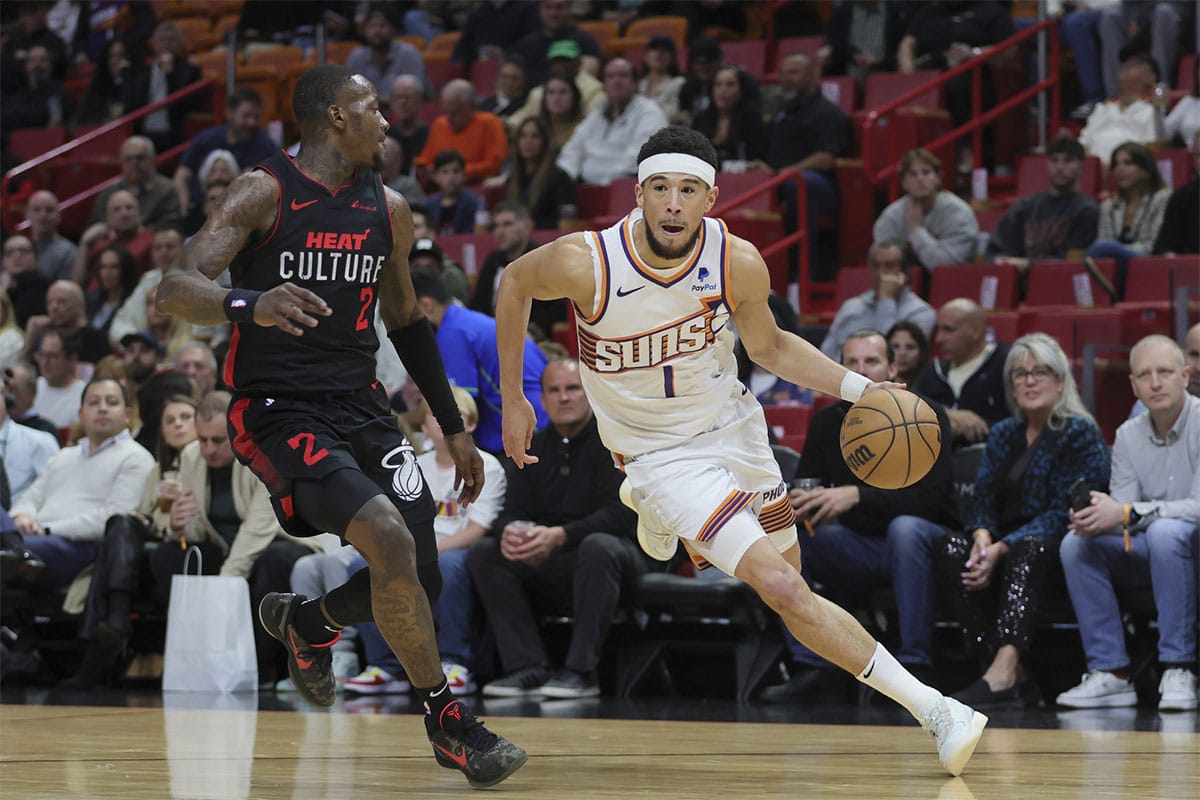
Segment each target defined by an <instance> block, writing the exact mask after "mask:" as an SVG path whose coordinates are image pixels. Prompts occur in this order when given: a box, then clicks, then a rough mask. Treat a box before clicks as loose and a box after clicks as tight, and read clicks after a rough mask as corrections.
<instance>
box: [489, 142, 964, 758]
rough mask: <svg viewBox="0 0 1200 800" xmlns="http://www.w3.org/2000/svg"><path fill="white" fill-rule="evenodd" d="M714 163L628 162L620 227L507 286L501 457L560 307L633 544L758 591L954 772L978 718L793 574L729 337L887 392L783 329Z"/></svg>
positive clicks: (799, 377) (779, 360) (523, 455)
mask: <svg viewBox="0 0 1200 800" xmlns="http://www.w3.org/2000/svg"><path fill="white" fill-rule="evenodd" d="M716 163H717V154H716V151H715V150H714V149H713V146H712V144H711V143H710V142H709V141H708V139H706V138H705V137H704V136H703V135H701V134H699V133H697V132H695V131H692V130H689V129H687V128H678V127H671V128H664V129H662V130H660V131H658V132H657V133H655V134H654V135H653V136H651V137H650V139H649V140H648V141H647V142H646V144H645V145H643V147H642V149H641V152H640V153H639V154H638V184H637V186H636V188H635V190H634V196H635V198H636V201H637V208H636V209H634V210H633V211H632V212H631V213H630V214H629V216H627V217H626V218H625V219H623V220H621V221H620V222H618V223H617V224H616V225H614V226H613V227H611V228H609V229H608V230H605V231H599V232H590V231H589V232H583V233H577V234H571V235H569V236H564V237H562V238H559V239H557V240H555V241H554V242H552V243H551V244H548V245H546V246H544V247H541V248H538V249H537V250H534V251H533V252H531V253H528V254H526V255H524V256H522V257H521V258H519V259H517V260H516V261H515V262H513V263H512V264H510V265H509V266H508V268H507V269H506V270H505V271H504V276H503V277H502V279H501V282H500V290H499V295H498V300H497V303H496V320H497V326H496V327H497V334H498V340H499V342H498V344H499V349H500V381H501V392H502V394H503V397H504V421H503V427H504V449H505V452H506V453H507V454H508V456H509V457H510V458H512V460H513V461H514V463H515V464H516V465H517V466H518V467H524V465H525V464H528V463H532V462H535V461H536V460H537V459H536V458H535V457H533V456H530V455H529V454H528V452H527V451H528V449H529V446H530V439H531V437H532V435H533V429H534V424H535V417H534V413H533V408H532V406H531V405H530V404H529V402H528V401H527V400H526V399H525V397H524V395H523V393H522V390H521V367H522V364H521V357H522V353H523V348H524V339H525V326H526V324H527V322H528V320H529V309H530V301H531V299H533V298H536V299H539V300H552V299H557V298H564V297H565V298H567V299H569V300H570V301H571V302H572V303H574V305H575V311H576V315H577V317H578V320H579V360H580V375H581V376H582V377H583V385H584V389H585V390H586V391H587V394H588V399H589V400H590V401H591V404H592V408H593V410H594V411H595V414H596V418H597V422H598V424H599V428H600V436H601V438H602V439H603V440H604V443H605V445H607V446H608V448H609V449H610V450H612V451H613V453H614V457H615V458H616V459H617V461H618V462H619V463H620V464H621V465H622V466H623V467H624V470H625V473H626V479H627V484H628V489H627V491H626V492H625V498H624V499H626V501H627V502H628V503H629V504H630V505H632V506H633V507H634V508H635V509H636V510H637V511H638V514H639V525H638V539H639V541H640V542H641V543H642V547H643V548H644V549H645V550H646V551H647V552H648V553H649V554H650V555H652V556H654V557H656V558H659V559H661V560H666V559H669V558H670V557H671V555H672V554H673V553H674V551H675V546H676V540H677V538H681V539H683V541H684V544H685V546H686V548H687V550H688V552H689V553H690V554H691V555H692V558H693V559H694V560H696V561H697V563H700V564H703V563H704V562H708V563H711V564H713V565H715V566H716V567H718V568H719V569H721V570H722V571H723V572H725V573H727V574H729V575H733V576H734V577H736V578H739V579H741V580H743V581H745V582H746V583H748V584H750V585H751V586H752V587H754V589H755V591H757V592H758V594H759V596H760V597H762V599H763V601H764V602H766V603H767V604H768V605H769V606H770V607H771V608H772V609H774V610H775V611H776V612H777V613H779V615H780V616H781V617H782V618H783V620H784V622H785V623H786V624H787V626H788V629H789V630H791V631H792V633H794V634H795V635H796V638H798V639H799V640H800V641H802V642H803V643H804V644H806V645H808V646H809V647H811V648H812V649H813V650H815V651H816V652H817V653H819V654H820V655H822V656H824V657H825V658H827V659H829V660H830V661H832V662H833V663H835V664H837V665H838V666H840V667H842V668H843V669H846V670H848V671H850V672H851V673H852V674H854V675H855V676H857V677H858V679H859V680H860V681H862V682H864V683H866V684H867V685H869V686H871V687H872V688H874V689H876V690H877V691H879V692H881V693H883V694H885V695H887V696H888V697H891V698H893V699H894V700H896V701H897V702H899V703H900V704H901V705H903V706H904V707H905V708H907V709H908V710H909V712H911V713H912V715H913V716H914V717H916V718H917V719H918V720H919V721H920V722H921V724H922V725H923V726H924V727H925V729H926V730H928V731H929V732H930V733H931V734H933V735H934V737H935V738H936V740H937V747H938V755H939V757H940V759H941V762H942V765H943V766H944V767H945V768H946V770H948V771H949V772H950V774H952V775H958V774H959V773H960V772H962V770H963V768H964V767H965V766H966V763H967V760H968V759H969V758H970V757H971V754H972V753H973V752H974V750H975V745H976V743H977V742H978V741H979V737H980V736H981V735H982V733H983V728H984V725H986V724H987V717H985V716H983V715H982V714H979V713H977V712H975V711H973V710H972V709H970V708H968V707H967V706H964V705H962V704H961V703H959V702H958V701H956V700H953V699H951V698H948V697H944V696H942V694H941V693H940V692H938V691H937V690H936V689H933V688H930V687H929V686H926V685H924V684H922V683H921V682H920V681H918V680H917V679H916V678H914V677H913V676H912V675H911V674H910V673H909V672H908V671H907V670H905V669H904V668H903V667H902V666H901V665H900V663H899V662H898V661H896V659H895V658H894V657H893V656H892V655H891V653H889V652H888V651H887V650H886V649H884V647H883V646H882V645H880V644H879V643H877V642H876V641H874V639H872V638H871V635H870V634H868V633H867V631H866V630H865V629H863V627H862V626H861V625H859V624H858V622H857V621H856V620H855V619H854V617H852V616H851V615H850V614H848V613H847V612H845V611H844V610H842V609H841V608H839V607H838V606H836V605H834V604H833V603H830V602H829V601H827V600H825V599H824V598H822V597H818V596H817V595H815V594H813V592H812V591H811V590H810V589H809V587H808V585H807V584H806V583H805V581H804V579H803V578H801V577H800V547H799V545H798V543H797V539H796V526H795V519H794V517H793V516H792V510H791V506H790V504H789V503H788V498H787V489H786V485H785V484H784V482H783V480H782V478H781V477H780V473H779V467H778V466H777V465H776V462H775V459H774V457H773V455H772V453H771V449H770V447H769V445H768V441H767V428H766V421H765V419H764V417H763V412H762V407H761V406H760V405H759V404H758V402H757V401H756V400H755V399H754V396H753V395H752V394H750V393H749V392H748V391H747V390H746V389H745V387H743V386H742V384H741V383H739V382H738V380H737V368H736V365H735V363H734V358H733V332H732V330H731V329H730V327H729V326H730V325H731V324H733V325H735V326H736V327H737V332H738V335H739V336H740V338H741V340H742V342H743V344H744V345H745V347H746V350H747V352H748V353H749V354H750V357H751V358H753V359H754V361H755V362H756V363H758V364H759V365H761V366H763V367H765V368H766V369H769V370H770V371H771V372H773V373H775V374H776V375H778V376H779V377H781V378H783V379H785V380H788V381H790V382H792V383H795V384H797V385H801V386H811V387H812V388H814V389H817V390H819V391H822V392H825V393H827V394H831V395H836V396H840V397H842V398H843V399H846V400H850V401H855V400H858V398H859V397H860V396H861V395H862V393H863V392H864V391H868V390H870V389H874V388H877V387H881V386H898V384H890V383H883V384H879V383H870V382H869V381H868V380H867V379H866V378H865V377H863V376H861V375H858V374H856V373H853V372H851V371H849V370H847V369H846V368H845V367H842V366H841V365H839V364H837V363H835V362H833V361H831V360H830V359H828V358H826V357H825V356H824V355H823V354H822V353H821V351H820V350H818V349H817V348H815V347H813V346H812V345H810V344H809V343H808V342H806V341H804V340H803V339H801V338H800V337H798V336H794V335H792V334H790V333H786V332H784V331H782V330H780V329H779V328H778V327H777V326H776V325H775V322H774V317H773V316H772V314H771V312H770V310H769V309H768V307H767V295H768V293H769V291H770V281H769V279H768V275H767V268H766V264H765V263H764V262H763V259H762V256H761V255H760V254H759V252H758V250H757V249H756V248H755V247H754V246H753V245H752V244H750V243H749V242H747V241H745V240H743V239H739V238H738V237H736V236H732V235H730V234H729V233H728V231H727V230H726V229H725V225H724V223H722V222H721V221H719V220H716V219H710V218H706V217H705V216H704V215H705V213H707V212H708V211H709V210H710V209H711V208H712V207H713V204H714V203H715V202H716V199H717V188H716V186H715V174H716Z"/></svg>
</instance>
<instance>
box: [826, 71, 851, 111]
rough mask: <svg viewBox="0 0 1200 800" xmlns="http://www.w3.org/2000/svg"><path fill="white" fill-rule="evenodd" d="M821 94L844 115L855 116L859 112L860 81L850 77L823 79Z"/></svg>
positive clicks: (841, 76)
mask: <svg viewBox="0 0 1200 800" xmlns="http://www.w3.org/2000/svg"><path fill="white" fill-rule="evenodd" d="M821 93H822V94H824V95H825V98H826V99H827V100H829V102H831V103H833V104H834V105H835V106H837V107H838V108H840V109H841V110H842V113H844V114H847V115H849V114H853V113H854V112H855V111H857V110H858V81H856V80H854V78H852V77H850V76H849V75H830V76H829V77H827V78H821Z"/></svg>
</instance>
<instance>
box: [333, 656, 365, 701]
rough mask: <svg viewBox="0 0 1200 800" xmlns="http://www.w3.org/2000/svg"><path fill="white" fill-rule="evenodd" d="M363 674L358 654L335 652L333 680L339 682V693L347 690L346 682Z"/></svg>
mask: <svg viewBox="0 0 1200 800" xmlns="http://www.w3.org/2000/svg"><path fill="white" fill-rule="evenodd" d="M360 672H362V665H361V664H360V663H359V661H358V653H356V652H354V651H353V650H334V651H333V679H334V680H335V681H337V687H336V689H337V691H339V692H340V691H342V690H343V689H345V688H346V680H347V679H349V678H353V677H354V676H355V675H357V674H358V673H360Z"/></svg>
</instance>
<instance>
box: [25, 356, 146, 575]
mask: <svg viewBox="0 0 1200 800" xmlns="http://www.w3.org/2000/svg"><path fill="white" fill-rule="evenodd" d="M46 338H47V337H43V339H42V341H43V343H45V341H46ZM79 421H80V424H81V426H82V427H83V438H81V439H80V441H79V444H77V445H74V446H72V447H66V448H63V449H62V450H61V451H59V453H58V454H57V455H55V456H54V457H53V458H51V459H50V463H49V464H47V466H46V470H45V472H43V473H42V474H41V476H39V477H38V479H37V480H35V481H34V482H33V485H32V486H30V487H29V489H28V491H26V492H25V494H24V495H23V496H22V497H21V499H20V500H19V501H17V502H16V503H14V504H13V507H12V518H13V522H14V523H16V526H17V532H18V533H19V534H20V537H23V539H24V541H23V542H22V541H21V540H20V538H18V537H15V536H13V537H11V538H10V537H7V536H6V538H5V540H4V546H5V549H6V550H9V551H14V550H16V551H18V552H19V550H20V549H21V548H24V549H26V550H27V551H28V552H29V553H30V554H32V556H33V557H34V558H36V559H39V560H40V561H41V562H43V563H44V564H45V570H44V571H43V572H42V573H41V574H40V575H39V576H38V577H37V578H36V580H34V581H32V583H31V585H32V587H33V588H34V589H35V590H55V589H62V588H65V587H66V586H67V585H69V584H70V583H71V581H73V580H74V579H75V576H77V575H78V574H79V573H80V572H81V571H82V570H83V568H84V567H86V566H87V565H88V564H90V563H92V561H93V559H95V557H96V550H97V548H98V546H99V544H100V540H101V538H102V537H103V536H104V524H105V522H106V521H107V520H108V518H109V517H111V516H112V515H114V514H128V513H130V512H132V511H133V510H134V509H135V508H136V507H137V504H138V501H139V500H140V499H141V496H142V488H143V487H144V486H145V484H146V476H147V475H149V474H150V470H151V468H152V467H153V466H154V457H153V456H151V455H150V453H149V452H147V451H146V449H145V448H144V447H142V446H141V445H140V444H138V443H137V442H135V441H134V440H133V437H131V436H130V435H129V398H128V396H127V395H126V392H125V388H124V387H123V386H122V385H121V384H120V383H118V382H117V381H114V380H112V379H111V378H101V379H97V380H94V381H92V382H90V383H88V384H87V386H86V387H84V389H83V404H82V406H81V407H80V408H79Z"/></svg>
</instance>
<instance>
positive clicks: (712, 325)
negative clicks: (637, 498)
mask: <svg viewBox="0 0 1200 800" xmlns="http://www.w3.org/2000/svg"><path fill="white" fill-rule="evenodd" d="M641 219H642V212H641V210H640V209H635V210H634V211H633V212H631V213H630V214H629V215H628V216H627V217H625V218H624V219H623V220H621V221H620V222H618V223H617V224H616V225H614V226H612V227H611V228H608V229H607V230H603V231H589V232H588V233H587V234H586V239H587V242H588V246H589V248H590V249H591V251H592V265H593V269H594V272H595V279H596V297H595V301H594V304H593V306H592V308H590V309H579V308H577V309H576V311H577V312H578V313H577V316H578V327H579V363H580V367H581V369H580V376H581V378H582V380H583V387H584V389H585V390H586V391H587V394H588V398H589V400H590V401H591V404H592V410H593V412H594V413H595V415H596V421H597V424H598V426H599V429H600V437H601V438H602V439H603V441H604V444H605V445H606V446H607V447H608V448H609V449H610V450H612V451H613V452H614V453H616V454H617V455H618V456H620V457H622V458H625V459H629V458H632V457H636V456H638V455H641V454H643V453H649V452H652V451H655V450H661V449H663V448H666V447H673V446H675V445H678V444H681V443H683V442H685V441H688V440H689V439H691V438H692V437H694V436H697V435H699V434H702V433H705V432H707V431H710V430H713V429H714V428H715V427H716V426H717V418H718V416H719V415H720V414H721V412H722V411H724V412H725V413H726V417H727V416H728V411H729V407H730V405H731V404H734V405H743V404H744V406H745V411H744V415H749V414H752V413H754V411H755V410H757V408H758V403H757V402H756V401H755V400H754V397H753V396H752V395H750V394H749V393H748V392H747V391H746V389H745V388H744V387H743V386H742V384H741V382H740V381H738V379H737V366H736V363H735V359H734V356H733V343H734V334H733V331H732V330H731V329H730V328H729V323H730V313H731V312H732V310H733V307H732V303H731V302H730V300H729V258H730V255H729V234H728V231H727V229H726V227H725V223H723V222H721V221H720V220H718V219H711V218H707V217H706V218H705V219H704V220H703V226H702V228H701V229H700V234H699V237H698V239H697V241H696V247H695V250H694V252H693V253H692V254H691V255H690V256H689V257H688V259H687V260H686V262H685V263H684V264H682V265H681V266H680V267H679V268H678V269H677V270H676V271H675V272H674V273H670V274H666V273H664V272H662V271H656V270H654V269H652V268H650V267H648V266H646V264H645V263H644V262H643V261H642V260H641V258H640V257H639V256H638V254H637V251H636V250H635V248H634V243H633V227H634V225H635V224H636V223H637V222H639V221H640V220H641ZM739 416H740V415H739Z"/></svg>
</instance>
